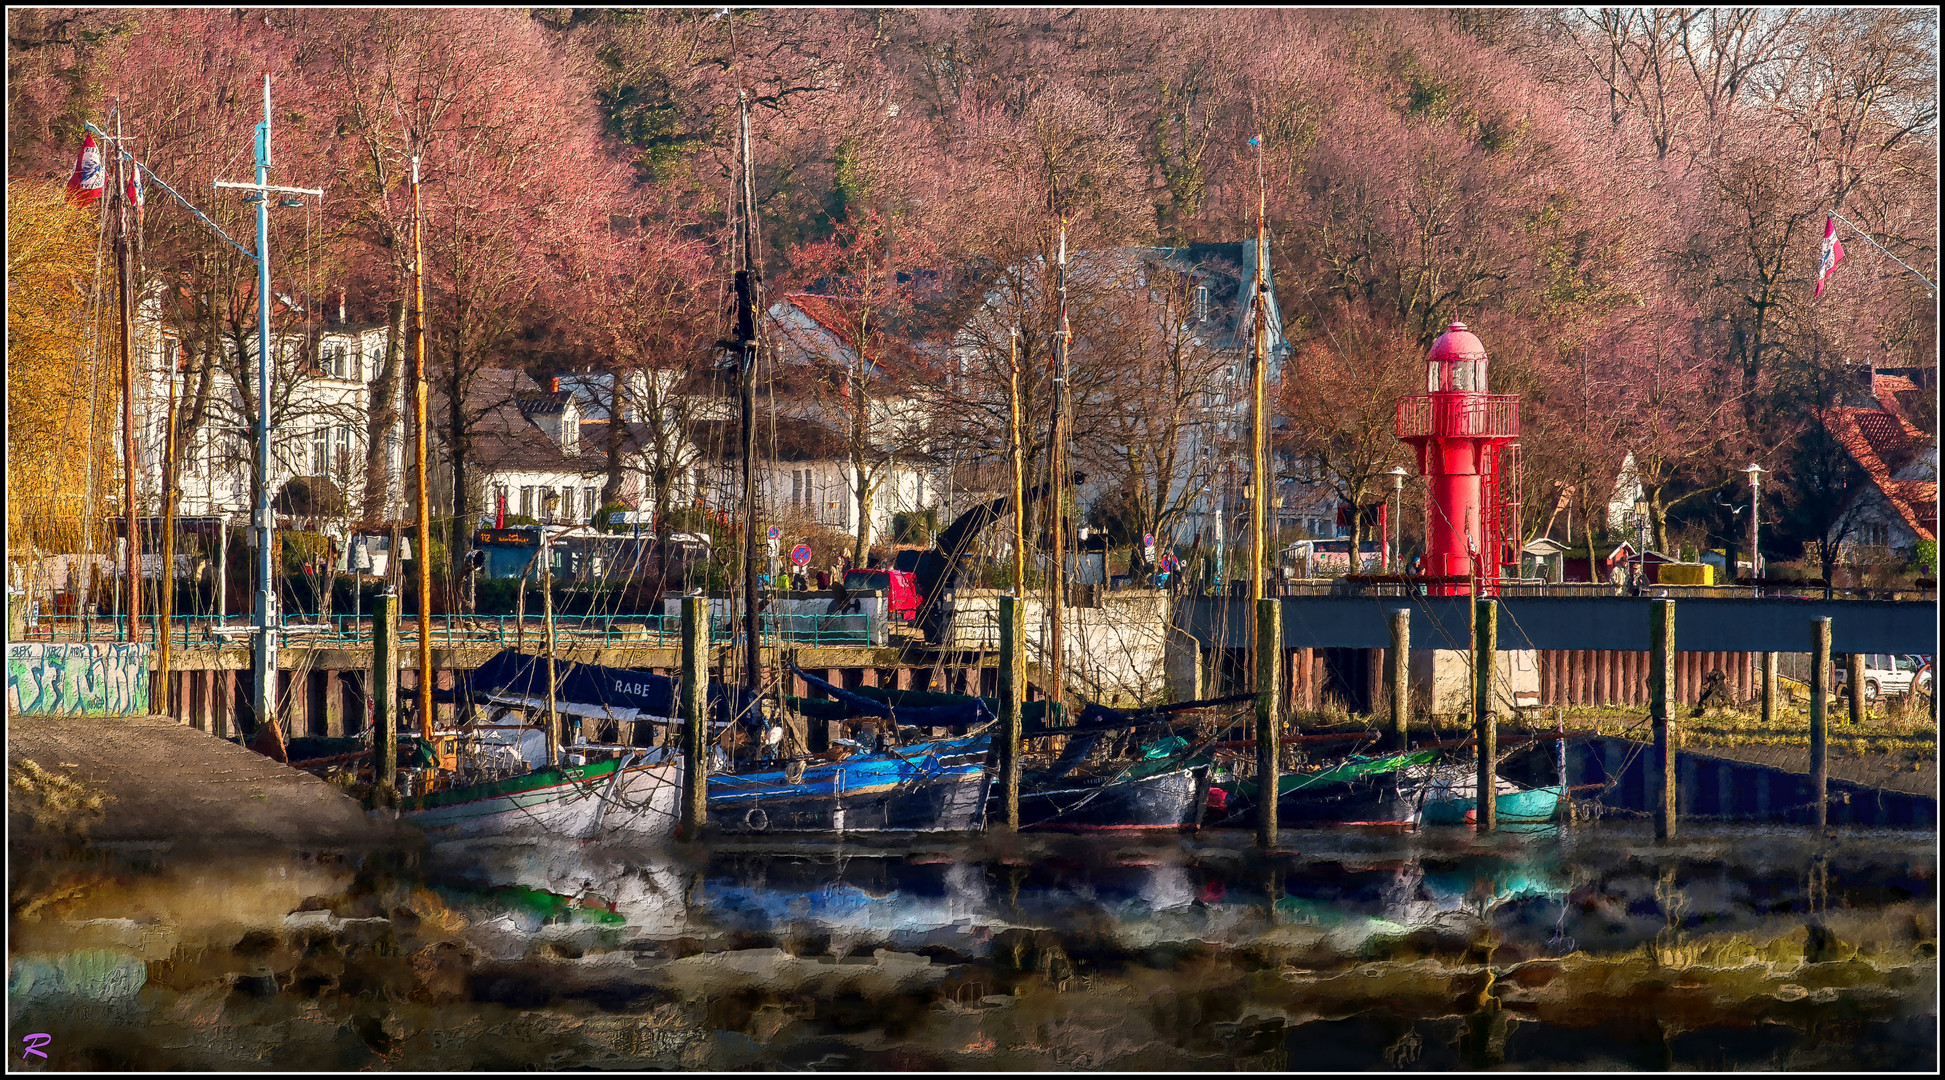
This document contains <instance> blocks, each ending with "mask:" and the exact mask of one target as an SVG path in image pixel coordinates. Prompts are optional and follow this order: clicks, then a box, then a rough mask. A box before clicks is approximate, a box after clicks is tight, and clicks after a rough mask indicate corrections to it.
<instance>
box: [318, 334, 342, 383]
mask: <svg viewBox="0 0 1945 1080" xmlns="http://www.w3.org/2000/svg"><path fill="white" fill-rule="evenodd" d="M319 351H320V352H322V353H323V360H324V363H323V365H322V366H323V368H324V374H325V375H327V376H329V377H331V378H333V379H342V378H344V346H343V345H339V344H336V343H335V342H334V343H331V344H328V345H325V346H324V347H323V348H322V349H321V350H319Z"/></svg>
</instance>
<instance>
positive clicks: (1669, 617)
mask: <svg viewBox="0 0 1945 1080" xmlns="http://www.w3.org/2000/svg"><path fill="white" fill-rule="evenodd" d="M1674 691H1675V602H1674V601H1673V600H1654V601H1651V602H1650V603H1649V605H1648V719H1649V721H1650V722H1651V723H1652V724H1653V725H1654V729H1655V762H1654V769H1655V779H1656V783H1657V787H1656V794H1655V839H1657V840H1667V839H1670V838H1671V837H1673V836H1674V835H1675V744H1674V742H1673V740H1672V739H1671V738H1670V732H1669V730H1668V725H1669V717H1670V716H1672V715H1673V714H1674V707H1673V706H1674V702H1673V700H1672V698H1673V696H1674Z"/></svg>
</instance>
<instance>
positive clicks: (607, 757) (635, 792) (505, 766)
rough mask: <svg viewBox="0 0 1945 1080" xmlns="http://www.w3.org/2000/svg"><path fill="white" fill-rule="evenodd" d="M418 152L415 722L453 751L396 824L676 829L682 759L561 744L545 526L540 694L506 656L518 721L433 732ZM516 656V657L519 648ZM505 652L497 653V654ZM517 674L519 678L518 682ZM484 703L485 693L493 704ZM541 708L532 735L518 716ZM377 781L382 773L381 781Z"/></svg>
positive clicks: (468, 831) (528, 671)
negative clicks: (448, 765)
mask: <svg viewBox="0 0 1945 1080" xmlns="http://www.w3.org/2000/svg"><path fill="white" fill-rule="evenodd" d="M420 205H421V204H420V198H419V159H418V157H417V155H414V156H413V158H412V249H413V278H414V301H413V307H414V317H413V325H414V328H415V330H416V331H417V338H418V363H417V365H416V368H417V371H416V375H417V378H416V380H415V381H416V383H417V385H416V388H415V393H416V395H417V399H418V408H416V409H414V410H413V420H414V427H415V431H414V444H415V446H416V447H417V457H418V469H417V476H418V519H419V521H418V536H419V539H418V550H419V553H420V557H419V671H420V673H421V677H420V679H419V693H418V706H419V725H420V733H421V738H422V742H423V743H424V744H425V745H424V749H426V750H433V751H434V752H433V754H432V755H431V756H432V759H433V762H434V768H433V769H432V771H431V772H430V774H429V775H431V776H432V777H434V778H435V781H436V780H437V779H438V778H440V777H441V776H442V774H445V773H446V770H444V769H441V768H439V767H438V764H439V759H440V755H439V754H438V753H437V752H436V747H437V744H439V743H441V742H445V743H447V744H448V745H450V746H451V748H452V749H453V751H454V755H453V761H454V768H453V769H452V770H451V775H452V777H453V779H454V780H455V781H456V782H455V783H453V784H452V785H451V786H448V787H444V788H441V789H435V790H428V791H425V792H422V793H420V794H417V795H414V796H409V797H407V798H406V799H404V800H403V801H402V802H401V805H400V808H399V817H400V819H401V820H403V821H406V822H409V823H411V824H413V825H416V826H418V827H419V828H421V829H424V830H425V831H426V832H427V833H429V834H432V835H434V836H440V837H446V836H451V837H477V836H509V835H535V836H545V837H552V838H563V839H567V838H572V839H591V838H595V837H622V836H627V837H634V838H659V837H664V836H668V835H670V834H672V833H673V832H674V831H675V825H676V822H677V820H678V816H677V804H678V797H679V795H680V793H681V790H682V770H683V763H682V761H681V759H680V758H679V757H677V756H676V755H674V754H673V753H671V752H670V750H669V748H668V747H666V746H663V747H651V748H639V747H632V746H619V745H603V744H596V743H587V742H577V743H575V744H574V745H571V746H566V747H563V746H562V745H561V723H560V714H561V710H560V703H559V695H558V691H559V688H560V678H559V671H558V668H557V664H556V662H555V660H554V603H553V552H552V551H551V550H550V546H549V544H548V543H547V534H546V531H545V529H544V528H543V530H542V532H541V543H540V548H539V550H538V551H537V552H536V553H535V556H534V557H535V558H536V559H537V560H539V562H540V568H541V595H542V597H543V603H544V605H545V606H544V611H545V616H544V617H545V625H546V633H547V652H546V656H545V666H544V676H543V681H544V689H543V690H542V692H541V693H539V694H535V693H533V685H532V684H533V683H534V681H535V676H536V675H537V674H540V668H541V665H540V664H539V663H536V662H534V659H533V658H530V657H529V658H524V659H526V660H527V663H525V664H524V666H523V665H521V664H520V663H519V662H518V660H515V661H510V662H509V663H510V666H512V667H513V668H514V671H512V672H509V673H507V674H506V675H505V676H503V677H502V678H501V679H500V680H499V682H500V685H501V688H502V689H504V688H505V687H506V686H509V685H512V684H515V683H522V684H524V685H523V686H522V690H523V691H524V695H523V696H521V697H518V698H516V699H515V700H513V701H511V702H507V703H505V705H504V706H503V707H502V708H501V709H500V710H499V712H498V713H497V716H498V717H499V718H504V717H505V716H506V715H507V714H508V713H509V712H510V711H512V710H513V709H518V710H520V712H521V714H522V719H523V722H522V723H519V724H513V725H505V724H487V725H477V724H475V725H471V726H467V727H462V728H459V729H457V730H450V731H446V732H435V731H434V730H433V721H434V718H435V716H436V713H435V711H434V705H435V700H434V699H435V697H446V698H447V699H448V700H451V697H452V695H441V694H439V693H438V691H437V690H436V689H435V688H434V686H433V680H432V679H431V678H429V677H427V675H428V673H429V672H430V671H431V670H432V666H431V632H430V622H429V619H430V612H431V602H432V592H431V579H430V562H431V560H430V558H429V555H430V552H431V546H430V543H429V539H428V533H427V529H428V526H429V522H430V507H429V504H428V502H427V499H426V382H425V286H424V282H425V255H424V250H423V247H422V245H421V239H420V238H421V232H422V222H421V217H422V215H421V210H420ZM514 655H515V656H516V657H518V654H514ZM505 656H506V654H504V653H503V654H501V657H496V658H495V659H496V660H498V659H501V658H502V657H505ZM522 676H524V678H522ZM490 700H491V698H490V696H489V701H490ZM535 712H539V713H540V714H541V715H540V717H539V718H540V719H542V720H544V723H543V724H542V725H541V726H540V728H539V730H534V728H533V726H532V725H531V724H529V723H527V722H524V721H525V718H526V717H527V716H529V715H531V714H533V713H535ZM379 779H380V780H381V781H383V780H386V779H389V778H387V777H380V778H379Z"/></svg>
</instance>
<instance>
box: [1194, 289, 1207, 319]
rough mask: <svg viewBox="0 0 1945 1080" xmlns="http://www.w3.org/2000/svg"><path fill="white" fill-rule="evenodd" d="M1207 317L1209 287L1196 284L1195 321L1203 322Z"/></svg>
mask: <svg viewBox="0 0 1945 1080" xmlns="http://www.w3.org/2000/svg"><path fill="white" fill-rule="evenodd" d="M1208 318H1209V287H1208V286H1207V285H1197V286H1196V287H1195V321H1196V322H1203V321H1205V320H1207V319H1208Z"/></svg>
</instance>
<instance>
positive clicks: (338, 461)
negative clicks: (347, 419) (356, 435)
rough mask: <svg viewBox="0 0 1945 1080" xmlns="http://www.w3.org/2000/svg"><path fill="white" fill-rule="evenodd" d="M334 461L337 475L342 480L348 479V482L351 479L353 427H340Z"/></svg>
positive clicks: (345, 425) (333, 456) (344, 425)
mask: <svg viewBox="0 0 1945 1080" xmlns="http://www.w3.org/2000/svg"><path fill="white" fill-rule="evenodd" d="M332 459H333V464H334V465H336V466H337V468H336V472H337V475H338V476H339V477H340V478H341V479H347V480H348V479H350V477H351V425H350V424H339V425H338V445H337V448H336V452H335V453H334V454H332Z"/></svg>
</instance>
